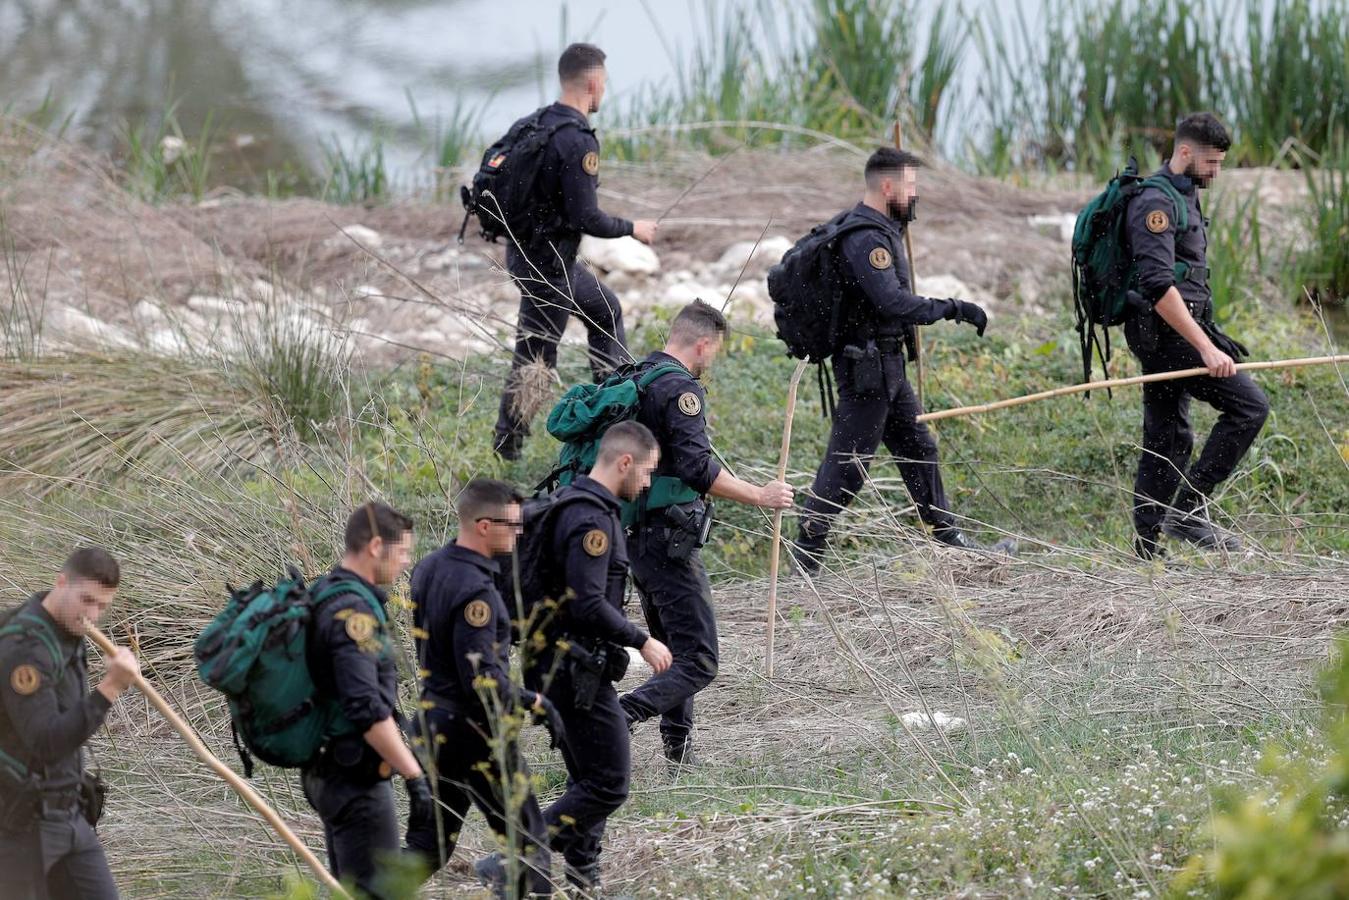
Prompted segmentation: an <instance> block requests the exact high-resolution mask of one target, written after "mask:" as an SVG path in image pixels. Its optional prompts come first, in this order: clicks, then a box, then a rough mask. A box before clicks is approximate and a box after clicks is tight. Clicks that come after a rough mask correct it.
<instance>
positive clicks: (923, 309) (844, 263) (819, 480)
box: [797, 203, 986, 562]
mask: <svg viewBox="0 0 1349 900" xmlns="http://www.w3.org/2000/svg"><path fill="white" fill-rule="evenodd" d="M857 223H865V224H866V225H867V226H869V227H862V228H856V229H855V230H851V231H849V232H848V233H847V234H845V235H844V236H843V237H842V238H841V240H840V243H839V251H838V253H839V263H840V264H839V267H838V268H839V274H840V276H841V281H842V284H841V285H840V287H841V288H842V295H841V300H840V307H839V309H840V313H839V330H838V335H839V340H840V343H841V345H842V349H841V350H840V351H839V352H837V353H835V355H834V356H833V359H832V364H833V369H834V378H835V380H836V381H837V382H838V395H839V396H838V405H837V407H836V408H835V410H834V417H833V426H832V428H831V430H830V433H829V448H828V450H827V451H826V452H825V456H824V460H823V461H822V462H821V463H820V468H819V470H818V471H817V472H816V474H815V483H814V485H813V486H812V487H811V493H810V496H809V497H808V498H807V499H806V502H805V510H804V514H803V515H802V517H801V529H800V537H799V539H798V541H797V546H798V547H799V548H801V550H803V551H805V552H806V553H808V554H810V553H818V552H819V551H820V550H822V549H823V547H824V545H825V543H826V541H827V539H828V535H829V529H830V525H831V523H832V520H833V518H834V516H836V515H837V514H838V513H839V512H841V511H842V510H843V508H844V507H845V506H847V505H848V504H849V503H851V502H852V500H853V497H855V496H856V495H857V492H858V491H859V490H861V488H862V485H863V484H864V483H865V480H866V473H867V470H868V468H869V467H870V465H871V458H872V454H874V453H875V452H876V448H877V446H878V445H879V444H881V443H884V444H885V447H886V449H887V450H889V451H890V454H891V455H892V456H893V457H894V459H895V462H896V463H897V464H898V466H899V472H900V475H901V476H902V477H903V479H904V485H905V487H907V488H908V490H909V495H910V496H911V497H912V498H913V501H914V504H915V505H916V506H917V508H918V516H919V518H921V519H922V520H923V522H925V523H926V524H928V525H929V526H931V527H932V528H933V529H934V534H935V536H936V537H937V538H938V539H939V540H944V541H946V542H948V543H953V544H956V545H958V546H967V545H968V542H967V541H966V539H965V538H964V536H963V535H962V534H961V533H960V531H959V529H957V528H956V526H955V519H954V518H953V517H952V515H951V513H950V512H949V507H948V506H947V502H946V490H945V488H944V487H943V486H942V478H941V472H940V471H939V470H938V468H937V442H936V440H935V439H934V438H933V437H932V433H931V432H930V431H929V430H928V428H927V425H925V424H923V423H921V422H918V421H917V417H918V416H919V415H920V414H921V413H922V408H921V407H920V406H919V405H918V398H917V396H916V395H915V394H914V390H913V387H912V386H911V385H910V384H909V382H908V380H907V379H906V378H905V350H906V345H907V344H908V342H909V341H911V340H912V337H911V333H912V328H913V326H914V325H929V324H931V323H933V322H936V321H938V320H939V319H960V320H962V321H970V322H972V323H974V324H976V325H979V324H980V322H981V320H983V321H986V320H984V319H983V313H982V311H981V310H979V308H978V307H977V306H975V305H974V304H972V303H966V302H963V301H960V300H933V299H929V298H927V297H920V296H919V295H917V294H915V293H913V287H912V283H911V279H910V274H909V264H908V258H907V256H906V255H905V253H904V225H902V224H901V223H899V222H896V221H895V220H894V219H892V218H890V217H888V216H886V215H883V214H882V213H880V212H877V211H876V210H874V209H872V208H871V207H869V206H867V205H865V204H862V203H859V204H858V205H857V206H856V207H854V208H853V210H852V212H851V213H849V214H848V216H846V217H845V218H844V219H843V222H842V227H844V228H848V227H850V226H855V225H856V224H857ZM981 332H982V328H981ZM798 558H801V559H802V560H803V562H805V561H806V559H805V557H804V556H803V555H802V554H798Z"/></svg>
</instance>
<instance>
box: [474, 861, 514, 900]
mask: <svg viewBox="0 0 1349 900" xmlns="http://www.w3.org/2000/svg"><path fill="white" fill-rule="evenodd" d="M473 874H474V875H477V876H478V880H479V881H481V882H482V886H483V887H485V888H487V889H488V890H489V891H491V892H492V896H493V897H497V898H503V900H504V898H505V896H506V893H507V892H506V862H505V860H504V859H502V858H501V854H500V853H492V854H489V855H488V856H484V857H483V858H482V859H480V860H478V861H477V862H475V863H474V864H473Z"/></svg>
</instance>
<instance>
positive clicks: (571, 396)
mask: <svg viewBox="0 0 1349 900" xmlns="http://www.w3.org/2000/svg"><path fill="white" fill-rule="evenodd" d="M675 372H685V373H686V370H685V369H684V368H683V367H682V366H678V365H674V364H673V363H665V364H663V365H658V366H653V367H651V368H650V369H647V370H646V371H641V370H639V369H638V368H637V367H636V366H625V367H623V368H621V369H619V370H618V371H616V372H614V373H613V374H612V375H610V376H609V377H608V378H606V379H605V380H604V381H602V382H600V383H599V384H593V383H590V384H578V385H575V386H573V387H572V388H571V389H570V390H568V391H567V393H565V394H563V395H562V399H561V400H559V401H557V405H556V406H554V407H553V411H552V412H550V413H549V414H548V433H549V434H551V435H552V436H553V437H555V438H557V439H558V440H559V441H561V442H562V452H561V453H560V454H559V455H558V462H557V468H555V469H554V470H553V471H552V473H551V474H550V475H549V476H548V478H547V479H545V480H544V483H543V484H542V485H540V488H541V489H551V488H556V487H562V486H565V485H568V484H571V483H572V481H574V480H575V479H576V476H578V475H584V474H585V473H586V472H589V471H590V469H591V468H592V467H593V466H594V465H595V458H596V457H597V456H598V455H599V450H600V438H602V437H604V433H605V432H606V431H608V430H609V428H610V426H613V425H616V424H618V423H619V422H625V421H627V420H629V419H633V418H635V417H636V416H637V412H638V407H639V404H640V402H641V398H642V392H643V391H645V390H646V389H647V388H648V387H649V386H650V385H651V383H652V382H654V381H655V380H656V379H657V378H660V377H661V376H663V375H669V374H671V373H675ZM686 374H687V373H686ZM697 499H698V492H697V491H695V490H694V489H693V488H691V487H689V486H688V485H686V484H684V482H682V481H680V480H679V479H678V478H674V477H672V476H669V475H658V476H655V477H654V478H652V479H651V487H650V488H649V489H648V490H647V491H646V493H645V494H644V495H643V496H642V498H641V499H639V500H637V501H634V502H630V503H628V502H625V503H624V504H623V524H624V525H631V524H633V523H634V522H636V521H637V519H638V518H639V516H640V514H641V512H642V511H644V510H648V509H664V508H665V507H667V506H674V505H675V504H677V503H691V502H692V501H694V500H697Z"/></svg>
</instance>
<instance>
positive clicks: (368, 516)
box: [346, 500, 412, 553]
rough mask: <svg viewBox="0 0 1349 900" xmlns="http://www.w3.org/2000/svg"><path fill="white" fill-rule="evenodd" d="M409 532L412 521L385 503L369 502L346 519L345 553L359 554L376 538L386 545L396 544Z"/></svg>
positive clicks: (357, 508)
mask: <svg viewBox="0 0 1349 900" xmlns="http://www.w3.org/2000/svg"><path fill="white" fill-rule="evenodd" d="M411 530H412V519H410V518H408V517H407V516H405V515H403V514H402V513H400V512H399V511H398V510H396V509H394V508H393V507H392V506H390V505H389V504H387V503H381V502H379V501H378V500H371V501H370V502H369V503H363V504H361V505H360V506H358V507H356V509H355V511H354V512H352V514H351V515H350V516H349V517H348V518H347V531H346V544H347V552H348V553H360V552H361V551H362V550H364V549H365V548H366V547H368V546H370V542H371V541H373V540H374V539H375V537H376V536H378V537H379V538H380V540H382V541H384V543H386V544H396V543H397V542H399V541H401V540H402V539H403V535H405V534H407V533H408V532H409V531H411Z"/></svg>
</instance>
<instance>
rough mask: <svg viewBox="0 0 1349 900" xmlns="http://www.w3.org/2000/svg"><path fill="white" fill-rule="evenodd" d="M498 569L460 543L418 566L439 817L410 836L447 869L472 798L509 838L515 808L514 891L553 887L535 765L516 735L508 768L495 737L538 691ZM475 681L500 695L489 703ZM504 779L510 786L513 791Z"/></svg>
mask: <svg viewBox="0 0 1349 900" xmlns="http://www.w3.org/2000/svg"><path fill="white" fill-rule="evenodd" d="M496 575H497V564H496V563H495V562H493V561H492V560H489V559H488V558H487V557H485V556H482V555H481V554H479V553H476V552H474V551H473V550H469V549H467V548H464V547H460V546H458V545H457V544H454V543H451V544H447V545H446V546H444V547H441V548H440V549H439V550H437V551H436V552H435V553H432V554H431V555H430V556H428V557H426V558H425V559H423V560H422V561H421V562H420V563H418V564H417V568H416V569H415V570H414V571H413V573H412V602H413V604H414V605H413V612H412V618H413V623H414V625H415V630H414V632H413V636H414V637H415V639H416V645H417V658H418V660H419V661H420V666H421V672H422V691H421V700H422V702H421V712H420V713H419V714H418V717H417V721H416V722H415V723H414V725H413V733H414V735H415V737H414V744H415V745H417V746H418V747H419V749H420V750H421V752H422V756H423V758H424V759H426V760H428V761H429V763H430V764H429V765H428V766H427V771H428V772H429V773H430V774H431V775H432V776H433V777H434V778H435V796H436V799H437V801H438V803H437V806H436V811H437V818H439V820H440V821H439V822H438V823H437V822H429V823H426V825H427V826H428V827H424V828H421V829H414V828H411V827H410V828H409V829H408V835H407V842H408V847H409V848H410V849H411V850H413V851H415V852H417V853H419V854H421V855H422V856H423V858H424V859H425V860H426V863H427V865H428V866H429V868H430V869H432V870H435V869H439V868H440V867H441V866H443V865H444V864H445V863H446V862H447V861H448V860H449V858H450V856H451V855H452V854H453V853H454V848H455V844H456V843H457V841H458V839H459V832H460V830H461V829H462V828H463V822H464V816H465V815H467V813H468V807H469V802H470V801H472V802H473V803H474V804H475V805H476V806H477V807H478V809H479V810H481V811H482V814H483V816H484V818H486V819H487V824H488V826H489V827H491V829H492V831H493V832H495V834H496V835H497V837H498V838H499V839H500V840H502V841H505V840H507V839H508V831H507V827H506V824H507V817H508V816H510V815H514V816H515V819H516V828H517V832H516V853H517V858H519V859H520V860H522V861H524V865H522V866H521V869H522V871H521V880H520V884H519V885H517V887H516V890H515V892H514V896H523V895H524V894H525V893H526V892H534V893H541V894H549V893H551V890H552V887H551V884H550V882H549V853H548V849H547V829H546V828H545V826H544V821H543V814H542V813H541V812H540V811H539V803H538V801H537V800H536V799H535V797H534V793H533V791H532V790H531V789H530V788H529V777H530V776H529V768H528V767H527V766H526V765H525V761H524V758H523V757H522V756H521V755H520V753H519V748H518V747H517V746H516V744H515V742H514V741H512V742H511V744H510V746H509V748H507V750H506V752H507V753H509V754H510V757H511V759H512V764H511V766H510V771H509V772H507V773H504V775H503V773H502V771H501V767H500V764H499V762H498V759H497V754H496V752H494V750H493V748H492V746H490V745H489V743H488V742H489V741H491V740H493V739H494V738H499V737H500V736H501V734H502V731H501V728H500V727H499V726H500V724H501V723H502V721H503V718H502V717H503V716H505V715H519V714H520V712H521V710H522V709H524V708H527V707H529V706H531V705H532V704H533V699H534V694H533V692H532V691H531V692H529V694H528V697H522V696H521V691H520V689H519V687H518V686H517V685H516V684H515V683H514V682H512V681H511V676H510V647H511V617H510V614H509V613H508V612H507V610H506V604H505V603H503V602H502V599H501V595H500V594H499V593H498V592H497V587H496V582H495V580H494V579H495V577H496ZM479 679H481V681H479ZM475 681H478V684H480V685H481V686H482V690H483V691H486V692H487V693H489V694H490V695H492V696H493V697H494V698H495V699H494V700H493V701H492V702H491V703H490V706H491V708H490V709H489V708H486V707H484V705H483V698H482V696H481V694H480V693H479V690H478V688H477V687H475ZM493 722H496V723H498V727H495V728H494V727H493ZM503 784H508V785H510V786H511V787H510V790H509V794H508V795H507V796H505V797H503V791H502V785H503ZM522 791H523V792H524V796H519V794H520V793H521V792H522ZM512 795H513V796H512ZM512 809H516V811H515V812H514V813H512V812H511V810H512Z"/></svg>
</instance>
